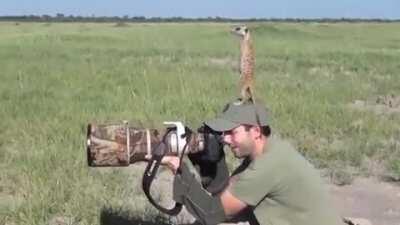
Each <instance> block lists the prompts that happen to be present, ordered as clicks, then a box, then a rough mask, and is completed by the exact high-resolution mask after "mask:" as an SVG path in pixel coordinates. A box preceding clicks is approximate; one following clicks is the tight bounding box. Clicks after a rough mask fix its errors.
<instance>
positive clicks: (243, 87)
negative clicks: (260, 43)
mask: <svg viewBox="0 0 400 225" xmlns="http://www.w3.org/2000/svg"><path fill="white" fill-rule="evenodd" d="M232 33H233V34H235V35H237V36H239V37H240V64H239V71H240V81H239V89H240V90H239V91H240V96H241V100H242V102H245V101H248V100H251V101H253V102H254V100H255V96H254V64H255V58H254V48H253V44H252V40H251V36H250V31H249V29H248V28H247V27H246V26H238V27H235V28H233V29H232Z"/></svg>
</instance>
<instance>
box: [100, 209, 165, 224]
mask: <svg viewBox="0 0 400 225" xmlns="http://www.w3.org/2000/svg"><path fill="white" fill-rule="evenodd" d="M100 225H171V223H168V221H167V220H166V219H165V218H163V217H161V216H159V215H155V216H154V217H153V218H151V219H150V220H145V219H143V218H141V217H140V215H139V216H133V215H132V213H131V212H129V211H124V210H122V209H118V210H115V209H111V208H103V209H102V210H101V213H100Z"/></svg>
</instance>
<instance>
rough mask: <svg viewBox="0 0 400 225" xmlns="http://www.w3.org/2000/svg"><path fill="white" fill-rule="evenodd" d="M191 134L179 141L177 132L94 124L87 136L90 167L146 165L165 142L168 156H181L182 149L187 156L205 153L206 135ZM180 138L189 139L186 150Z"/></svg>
mask: <svg viewBox="0 0 400 225" xmlns="http://www.w3.org/2000/svg"><path fill="white" fill-rule="evenodd" d="M186 129H187V128H186ZM187 131H188V132H186V133H185V135H187V136H186V137H179V136H178V134H177V130H176V129H175V128H166V129H163V130H157V129H149V128H139V127H135V126H131V125H128V123H119V124H118V123H115V124H94V123H90V124H88V126H87V136H86V137H87V138H86V151H87V160H88V165H89V166H91V167H100V166H104V167H112V166H116V167H120V166H129V165H130V164H133V163H135V162H138V161H146V160H147V159H148V158H150V157H151V156H152V155H153V153H154V150H155V149H156V147H157V146H158V145H159V144H160V143H161V142H164V144H166V146H167V148H166V150H165V151H166V152H165V155H181V154H182V153H183V152H182V149H184V154H190V153H197V152H200V151H203V149H204V135H203V134H202V133H193V132H191V131H190V130H189V129H187ZM180 138H185V140H186V144H185V146H179V144H180V142H179V139H180ZM183 147H184V148H183ZM154 154H155V153H154Z"/></svg>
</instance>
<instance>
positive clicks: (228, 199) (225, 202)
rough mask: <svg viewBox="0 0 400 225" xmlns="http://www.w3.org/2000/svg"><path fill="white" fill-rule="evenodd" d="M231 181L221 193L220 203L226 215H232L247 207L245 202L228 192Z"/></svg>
mask: <svg viewBox="0 0 400 225" xmlns="http://www.w3.org/2000/svg"><path fill="white" fill-rule="evenodd" d="M230 187H231V183H230V184H229V186H228V187H227V188H226V189H225V191H223V192H222V194H221V196H220V197H221V203H222V206H223V208H224V212H225V215H226V216H227V217H234V216H235V215H238V214H239V213H240V212H242V211H243V210H244V209H246V208H247V206H248V205H247V204H246V203H244V202H242V201H241V200H240V199H238V198H236V197H235V196H234V195H233V194H232V193H231V192H230Z"/></svg>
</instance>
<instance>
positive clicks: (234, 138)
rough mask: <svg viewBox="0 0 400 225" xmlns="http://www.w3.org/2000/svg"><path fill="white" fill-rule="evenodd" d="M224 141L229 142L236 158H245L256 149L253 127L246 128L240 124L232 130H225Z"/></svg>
mask: <svg viewBox="0 0 400 225" xmlns="http://www.w3.org/2000/svg"><path fill="white" fill-rule="evenodd" d="M224 142H225V143H226V144H228V145H229V146H230V148H231V150H232V152H233V154H234V155H235V157H236V158H244V157H246V156H248V155H250V154H251V153H252V152H253V151H254V149H255V144H254V139H253V135H252V130H251V128H250V129H249V130H246V128H245V126H243V125H240V126H238V127H236V128H233V129H232V130H230V131H225V132H224Z"/></svg>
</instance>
